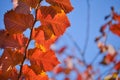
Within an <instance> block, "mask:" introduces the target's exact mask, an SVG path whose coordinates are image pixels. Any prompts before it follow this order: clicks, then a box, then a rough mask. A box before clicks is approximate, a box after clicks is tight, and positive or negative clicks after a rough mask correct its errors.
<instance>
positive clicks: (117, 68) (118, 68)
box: [114, 61, 120, 71]
mask: <svg viewBox="0 0 120 80" xmlns="http://www.w3.org/2000/svg"><path fill="white" fill-rule="evenodd" d="M114 69H115V70H117V71H118V70H120V61H119V62H118V63H117V64H116V65H115V67H114Z"/></svg>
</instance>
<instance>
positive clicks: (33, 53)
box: [0, 0, 73, 80]
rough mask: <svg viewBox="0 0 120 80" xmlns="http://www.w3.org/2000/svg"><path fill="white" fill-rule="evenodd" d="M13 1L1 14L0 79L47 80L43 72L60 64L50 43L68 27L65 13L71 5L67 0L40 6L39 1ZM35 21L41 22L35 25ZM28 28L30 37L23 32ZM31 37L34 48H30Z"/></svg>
mask: <svg viewBox="0 0 120 80" xmlns="http://www.w3.org/2000/svg"><path fill="white" fill-rule="evenodd" d="M12 2H13V6H14V7H13V9H11V10H9V11H7V12H6V13H5V14H4V24H5V30H0V48H2V49H4V52H3V53H2V56H1V57H0V80H8V79H10V80H48V76H47V74H46V72H47V71H51V70H53V68H54V67H55V66H56V65H58V64H59V63H60V62H59V60H58V59H57V58H56V55H55V52H54V51H53V50H51V49H50V45H51V44H53V43H54V42H55V41H56V40H57V39H58V38H59V37H60V36H61V35H62V34H63V33H64V32H65V30H66V29H67V27H69V26H70V22H69V20H68V18H67V16H66V14H67V13H69V12H70V11H72V9H73V7H72V6H71V3H70V1H69V0H62V1H60V0H46V2H48V3H49V4H50V6H41V2H42V0H13V1H12ZM32 12H34V13H32ZM38 21H39V22H40V23H41V24H40V25H38V26H35V23H36V22H38ZM27 29H29V30H30V34H29V35H30V36H29V38H28V37H26V36H25V35H24V32H25V31H26V30H27ZM32 40H35V43H34V44H35V47H34V48H29V44H30V42H31V41H32ZM25 61H29V62H30V65H28V64H25ZM16 66H19V69H18V68H16Z"/></svg>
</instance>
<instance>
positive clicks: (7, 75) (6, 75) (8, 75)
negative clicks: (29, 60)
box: [0, 68, 18, 80]
mask: <svg viewBox="0 0 120 80" xmlns="http://www.w3.org/2000/svg"><path fill="white" fill-rule="evenodd" d="M17 76H18V73H17V70H16V68H13V69H11V70H9V71H7V72H1V73H0V79H1V80H9V79H10V80H17V79H18V77H17Z"/></svg>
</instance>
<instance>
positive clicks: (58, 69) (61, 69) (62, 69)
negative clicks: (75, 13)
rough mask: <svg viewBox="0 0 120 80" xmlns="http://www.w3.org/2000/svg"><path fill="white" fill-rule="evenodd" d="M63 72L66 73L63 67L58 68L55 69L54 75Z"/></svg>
mask: <svg viewBox="0 0 120 80" xmlns="http://www.w3.org/2000/svg"><path fill="white" fill-rule="evenodd" d="M63 71H64V68H63V67H61V66H58V67H56V68H55V69H54V73H55V74H59V73H61V72H63Z"/></svg>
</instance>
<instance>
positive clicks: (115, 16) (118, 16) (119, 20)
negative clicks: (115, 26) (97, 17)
mask: <svg viewBox="0 0 120 80" xmlns="http://www.w3.org/2000/svg"><path fill="white" fill-rule="evenodd" d="M112 14H113V19H114V20H115V21H118V22H120V15H118V14H117V13H115V12H114V11H112Z"/></svg>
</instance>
